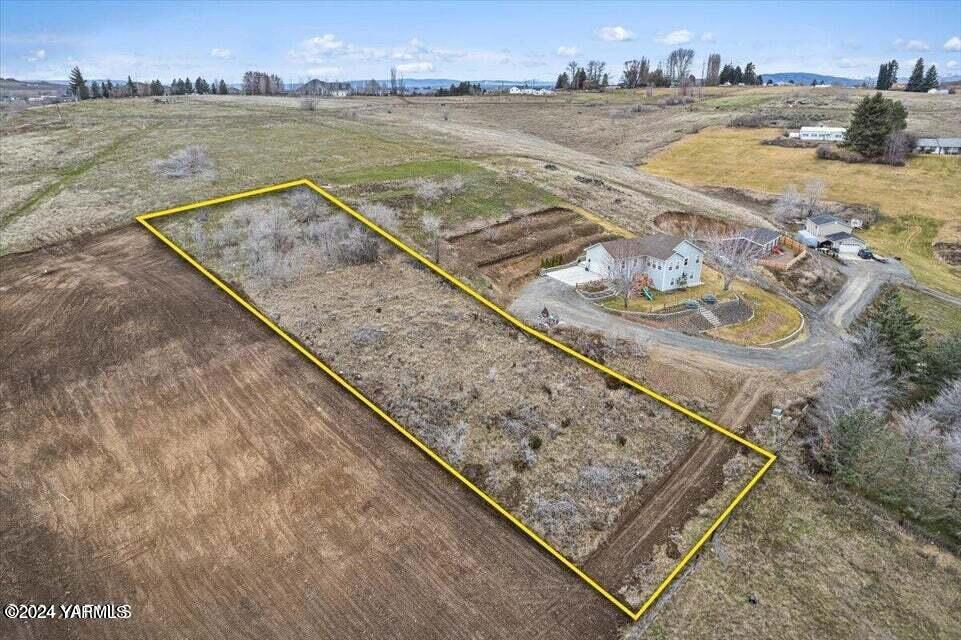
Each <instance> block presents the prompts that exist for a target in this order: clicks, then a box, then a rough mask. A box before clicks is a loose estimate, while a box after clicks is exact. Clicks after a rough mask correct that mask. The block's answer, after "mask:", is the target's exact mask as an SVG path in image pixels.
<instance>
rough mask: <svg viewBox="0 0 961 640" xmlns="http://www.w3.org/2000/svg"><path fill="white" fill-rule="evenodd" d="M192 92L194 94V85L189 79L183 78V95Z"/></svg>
mask: <svg viewBox="0 0 961 640" xmlns="http://www.w3.org/2000/svg"><path fill="white" fill-rule="evenodd" d="M193 92H194V85H193V84H192V83H191V82H190V78H185V79H184V93H185V94H187V93H193Z"/></svg>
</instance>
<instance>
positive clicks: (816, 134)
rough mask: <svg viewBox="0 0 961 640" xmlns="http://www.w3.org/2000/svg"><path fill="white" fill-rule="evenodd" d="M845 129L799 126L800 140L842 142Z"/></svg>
mask: <svg viewBox="0 0 961 640" xmlns="http://www.w3.org/2000/svg"><path fill="white" fill-rule="evenodd" d="M846 132H847V129H845V128H844V127H801V135H800V138H801V140H811V141H820V142H843V141H844V134H845V133H846Z"/></svg>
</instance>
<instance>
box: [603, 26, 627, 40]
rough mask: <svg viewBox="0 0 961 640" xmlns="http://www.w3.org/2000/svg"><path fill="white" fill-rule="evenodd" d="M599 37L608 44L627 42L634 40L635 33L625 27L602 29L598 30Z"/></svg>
mask: <svg viewBox="0 0 961 640" xmlns="http://www.w3.org/2000/svg"><path fill="white" fill-rule="evenodd" d="M597 36H598V37H599V38H600V39H601V40H606V41H607V42H626V41H628V40H633V39H634V32H632V31H628V30H627V29H625V28H624V27H621V26H617V27H601V28H600V29H598V30H597Z"/></svg>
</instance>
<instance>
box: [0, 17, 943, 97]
mask: <svg viewBox="0 0 961 640" xmlns="http://www.w3.org/2000/svg"><path fill="white" fill-rule="evenodd" d="M677 46H685V47H690V48H693V49H694V50H695V51H696V52H697V55H696V58H695V69H696V70H699V69H700V66H701V61H702V60H703V58H704V57H706V56H707V54H709V53H710V52H713V51H716V52H719V53H720V54H721V55H722V58H723V59H724V60H725V61H728V60H731V61H733V62H735V63H736V64H741V65H744V64H746V63H747V62H748V61H753V62H754V63H755V65H756V66H757V67H758V70H759V72H760V73H762V74H763V73H773V72H779V71H808V72H813V73H824V74H830V75H840V76H846V77H855V78H859V77H863V76H865V75H869V76H873V75H876V73H877V68H878V65H879V64H880V63H881V62H882V61H886V60H890V59H892V58H893V59H897V60H899V61H900V62H901V69H902V74H903V73H905V72H906V71H909V69H910V65H912V64H913V62H914V60H915V59H916V58H917V57H918V56H923V57H924V58H925V60H926V61H927V62H929V63H930V62H934V63H935V64H937V65H938V69H939V70H940V72H941V75H942V76H945V75H957V74H959V73H961V2H959V1H958V0H946V1H943V2H941V1H933V2H893V3H892V2H825V3H819V2H788V1H784V0H782V1H780V2H740V3H738V2H683V3H682V2H671V3H667V2H632V3H589V2H529V3H524V2H514V3H496V2H446V3H441V2H438V3H425V2H417V3H402V2H392V3H361V2H351V3H312V2H279V1H278V2H264V3H256V2H119V1H114V2H44V1H33V2H20V1H10V0H0V75H2V76H3V77H15V78H18V79H51V80H59V79H65V78H66V76H67V72H68V71H69V69H70V68H71V67H72V66H74V65H79V66H80V67H81V69H82V70H83V72H84V75H85V76H86V77H88V78H106V77H110V78H114V79H117V78H125V77H126V76H127V75H128V74H129V75H131V76H133V77H134V78H135V79H137V80H149V79H152V78H159V79H161V80H163V81H165V82H166V81H169V80H170V79H172V78H174V77H182V76H190V77H196V76H197V75H202V76H204V77H207V78H211V77H217V78H220V77H224V78H226V79H227V80H228V82H236V81H239V79H240V76H241V75H242V74H243V72H244V71H245V70H247V69H259V70H263V71H268V72H272V73H277V74H278V75H280V76H281V77H283V78H284V79H285V80H287V81H303V80H307V79H310V78H313V77H318V78H321V79H330V80H346V79H362V78H371V77H373V78H378V79H382V78H385V77H387V74H388V70H389V69H390V67H391V66H397V67H398V68H399V69H400V71H401V72H402V73H403V74H404V75H406V76H407V77H418V78H420V77H427V78H459V79H471V80H481V79H511V80H523V79H544V80H546V79H551V80H552V79H554V78H555V77H556V76H557V74H558V73H559V72H560V71H561V70H562V69H563V67H564V65H565V64H566V62H567V61H568V60H571V59H575V60H578V61H581V62H586V61H587V60H588V59H597V60H603V61H605V62H606V63H607V65H608V69H609V70H611V71H612V78H613V77H619V75H620V69H621V68H622V65H623V62H624V60H628V59H630V58H639V57H641V56H647V57H648V58H650V59H652V60H654V61H657V60H660V59H663V58H664V57H666V55H667V53H668V52H669V51H670V50H671V49H672V48H674V47H677Z"/></svg>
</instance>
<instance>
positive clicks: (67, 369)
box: [0, 228, 625, 639]
mask: <svg viewBox="0 0 961 640" xmlns="http://www.w3.org/2000/svg"><path fill="white" fill-rule="evenodd" d="M0 274H2V276H0V326H2V329H3V336H4V339H3V341H2V343H0V358H2V360H3V362H4V363H5V364H4V367H3V371H2V373H0V397H2V398H3V402H2V405H0V460H3V461H4V463H3V465H2V470H0V475H2V478H3V482H2V489H0V522H2V523H3V526H2V527H0V548H2V549H3V553H2V554H0V601H2V602H4V603H6V602H28V601H34V602H37V601H43V602H55V603H58V602H59V603H69V602H92V603H104V602H114V603H129V604H130V605H131V606H132V618H131V619H130V620H125V621H112V622H110V621H82V622H80V621H73V622H71V623H69V624H68V623H65V622H62V621H53V622H43V623H26V624H20V623H18V624H13V623H11V622H10V621H8V620H5V619H4V620H3V621H0V637H4V638H41V637H42V638H98V639H99V638H124V639H126V638H174V637H176V638H184V637H186V638H214V637H230V638H258V639H261V638H307V637H311V638H387V637H410V638H451V637H458V638H505V637H523V638H535V637H543V638H586V637H590V638H611V637H613V635H614V633H615V627H616V625H618V624H622V623H623V622H624V620H625V618H624V616H623V614H621V613H619V612H618V611H616V610H615V609H614V608H613V607H612V606H611V605H610V603H608V602H607V601H605V600H603V599H602V598H601V596H599V595H598V594H596V593H595V592H594V591H593V590H592V589H591V588H590V587H589V586H588V585H586V584H585V583H583V582H582V581H581V580H580V579H579V578H577V577H576V576H574V575H573V574H572V573H571V572H569V571H568V570H566V569H565V568H564V567H562V566H560V565H559V564H558V563H557V562H556V561H554V560H553V559H552V558H551V557H549V556H548V555H547V554H546V553H545V552H543V551H542V550H541V549H540V548H538V547H536V546H535V545H534V544H533V543H532V542H531V541H530V540H529V539H528V538H527V537H526V536H523V535H520V534H519V532H518V531H517V530H516V528H515V527H514V526H513V525H511V524H510V523H509V522H507V521H506V520H505V519H504V518H502V517H500V516H499V515H497V514H495V513H494V512H492V511H491V510H490V509H488V508H486V507H485V506H484V505H483V504H481V503H480V502H479V500H478V499H477V498H476V497H475V496H473V495H472V494H469V493H468V491H467V490H466V489H465V488H464V487H463V486H462V485H460V484H459V483H457V482H456V480H454V479H453V478H452V477H451V476H450V475H449V474H447V473H446V472H445V471H443V470H442V469H440V468H439V467H437V466H436V465H434V464H432V463H431V462H429V461H428V460H427V459H426V458H425V457H423V456H422V455H421V454H419V453H418V452H417V450H416V449H415V448H413V447H412V446H410V444H409V443H408V442H407V441H406V440H403V439H402V438H401V437H400V435H399V434H397V433H396V432H394V431H393V430H392V429H390V428H389V427H388V426H387V425H385V424H384V423H383V422H381V421H380V420H379V419H377V418H376V417H375V416H374V415H373V414H372V413H371V412H369V411H368V410H366V409H364V408H363V407H361V406H360V405H359V404H358V403H357V402H356V401H355V400H354V399H353V398H352V397H350V396H348V395H347V393H346V392H344V391H343V390H342V389H341V388H340V387H337V386H336V385H335V384H334V383H333V382H332V381H331V380H330V379H329V378H327V376H325V375H324V374H323V373H322V372H320V371H319V370H318V369H317V368H316V367H314V366H313V365H311V364H310V363H309V362H307V361H305V360H303V359H301V358H300V357H299V356H298V355H297V354H296V353H295V352H294V351H293V350H292V349H290V348H289V347H288V346H287V345H285V344H284V343H283V342H281V341H280V340H279V339H278V338H277V337H276V336H275V335H274V334H272V333H270V332H269V331H268V330H267V329H266V327H264V326H263V325H261V324H260V323H259V322H257V321H256V320H255V319H254V318H253V317H252V316H250V315H249V314H247V313H243V312H242V311H241V310H240V308H239V307H237V305H235V304H234V303H233V302H231V301H230V300H229V299H228V298H227V297H226V296H225V295H223V294H221V293H220V292H219V291H218V290H216V289H215V288H214V287H213V285H211V284H210V283H209V282H208V281H207V280H205V279H204V278H203V277H202V276H201V275H200V274H198V273H197V272H195V271H194V270H193V269H192V268H190V267H189V266H187V265H186V264H184V263H182V262H181V261H180V260H179V259H178V258H177V257H176V256H175V255H173V254H172V253H171V252H170V251H169V250H167V249H166V248H164V247H163V246H162V245H161V244H160V243H159V242H158V241H156V240H155V239H153V238H152V237H150V236H148V235H147V234H146V233H145V232H144V231H143V230H142V229H139V228H137V229H133V228H125V229H121V230H119V231H116V232H112V233H109V234H106V235H102V236H98V237H94V238H87V239H85V240H80V241H72V242H70V243H67V244H65V245H60V246H56V247H51V248H49V249H46V250H41V251H37V252H34V253H32V254H26V255H16V256H8V257H5V258H3V259H2V260H0ZM557 610H560V611H574V610H579V611H586V612H589V614H585V615H579V616H577V617H576V618H575V619H571V620H566V621H565V622H564V623H563V624H561V623H560V621H559V619H558V617H557V616H556V615H555V614H554V613H552V612H553V611H557Z"/></svg>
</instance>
